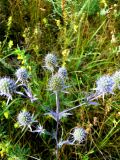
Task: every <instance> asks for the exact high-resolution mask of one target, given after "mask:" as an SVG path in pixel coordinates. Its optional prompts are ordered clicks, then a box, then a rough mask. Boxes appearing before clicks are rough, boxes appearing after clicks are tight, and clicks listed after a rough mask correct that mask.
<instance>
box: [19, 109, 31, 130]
mask: <svg viewBox="0 0 120 160" xmlns="http://www.w3.org/2000/svg"><path fill="white" fill-rule="evenodd" d="M17 120H18V123H19V125H20V126H22V127H23V129H24V128H25V127H28V128H29V129H30V130H32V129H31V124H32V123H33V122H34V119H33V116H31V114H30V113H29V112H27V111H21V112H20V113H19V114H18V117H17Z"/></svg>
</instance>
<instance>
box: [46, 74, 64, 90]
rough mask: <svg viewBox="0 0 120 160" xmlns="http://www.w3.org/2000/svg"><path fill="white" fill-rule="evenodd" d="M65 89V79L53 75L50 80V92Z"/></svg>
mask: <svg viewBox="0 0 120 160" xmlns="http://www.w3.org/2000/svg"><path fill="white" fill-rule="evenodd" d="M64 88H65V83H64V79H63V78H62V77H61V76H60V75H59V74H55V75H53V76H52V77H51V78H50V80H49V90H51V91H53V92H56V91H62V90H64Z"/></svg>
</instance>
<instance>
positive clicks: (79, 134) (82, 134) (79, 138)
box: [68, 127, 87, 144]
mask: <svg viewBox="0 0 120 160" xmlns="http://www.w3.org/2000/svg"><path fill="white" fill-rule="evenodd" d="M86 136H87V133H86V131H85V129H83V128H82V127H75V128H74V129H73V131H72V133H70V137H69V138H68V141H69V144H74V143H75V142H79V143H82V142H83V141H84V140H85V138H86Z"/></svg>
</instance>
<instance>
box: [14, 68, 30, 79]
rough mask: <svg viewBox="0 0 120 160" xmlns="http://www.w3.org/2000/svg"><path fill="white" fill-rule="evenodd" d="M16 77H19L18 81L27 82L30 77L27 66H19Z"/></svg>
mask: <svg viewBox="0 0 120 160" xmlns="http://www.w3.org/2000/svg"><path fill="white" fill-rule="evenodd" d="M15 75H16V77H17V82H18V81H20V82H25V81H27V79H28V78H29V75H28V72H27V70H26V69H25V68H19V69H18V70H17V71H16V73H15Z"/></svg>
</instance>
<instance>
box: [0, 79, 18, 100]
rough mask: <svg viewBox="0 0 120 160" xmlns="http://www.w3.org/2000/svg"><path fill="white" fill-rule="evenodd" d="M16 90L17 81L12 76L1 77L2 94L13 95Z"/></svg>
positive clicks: (0, 92)
mask: <svg viewBox="0 0 120 160" xmlns="http://www.w3.org/2000/svg"><path fill="white" fill-rule="evenodd" d="M15 92H16V84H15V81H14V80H12V79H10V78H6V77H5V78H1V79H0V95H1V96H6V97H8V98H9V97H12V94H13V93H15Z"/></svg>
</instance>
